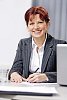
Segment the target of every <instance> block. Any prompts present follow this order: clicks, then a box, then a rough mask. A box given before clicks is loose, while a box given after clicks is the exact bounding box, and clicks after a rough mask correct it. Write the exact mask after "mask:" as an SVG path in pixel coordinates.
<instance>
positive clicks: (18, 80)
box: [10, 72, 26, 83]
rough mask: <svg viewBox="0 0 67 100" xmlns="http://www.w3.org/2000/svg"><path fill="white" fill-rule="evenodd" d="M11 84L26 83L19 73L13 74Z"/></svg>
mask: <svg viewBox="0 0 67 100" xmlns="http://www.w3.org/2000/svg"><path fill="white" fill-rule="evenodd" d="M10 81H11V82H16V83H21V82H22V81H26V79H25V78H23V77H22V76H21V75H19V74H18V73H17V72H13V73H12V74H11V76H10Z"/></svg>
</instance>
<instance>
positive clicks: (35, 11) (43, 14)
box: [25, 6, 50, 26]
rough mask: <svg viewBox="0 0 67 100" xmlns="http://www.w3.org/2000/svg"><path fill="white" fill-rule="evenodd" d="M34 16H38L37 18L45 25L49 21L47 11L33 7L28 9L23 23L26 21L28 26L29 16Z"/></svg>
mask: <svg viewBox="0 0 67 100" xmlns="http://www.w3.org/2000/svg"><path fill="white" fill-rule="evenodd" d="M36 14H39V17H40V19H41V20H42V21H44V20H45V22H46V23H48V22H49V21H50V18H49V15H48V11H47V10H46V9H45V8H43V7H40V6H33V7H31V8H30V9H28V10H27V11H26V13H25V21H26V24H27V26H28V22H29V20H30V16H31V15H33V16H34V15H36Z"/></svg>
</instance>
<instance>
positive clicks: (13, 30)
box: [0, 0, 31, 67]
mask: <svg viewBox="0 0 67 100" xmlns="http://www.w3.org/2000/svg"><path fill="white" fill-rule="evenodd" d="M30 7H31V0H0V67H3V66H8V67H11V66H12V63H13V60H14V58H15V54H16V49H17V45H18V42H19V40H20V39H21V38H25V37H29V33H28V31H27V27H26V23H25V20H24V14H25V12H26V10H27V9H28V8H30Z"/></svg>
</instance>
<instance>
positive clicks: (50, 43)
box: [41, 34, 53, 73]
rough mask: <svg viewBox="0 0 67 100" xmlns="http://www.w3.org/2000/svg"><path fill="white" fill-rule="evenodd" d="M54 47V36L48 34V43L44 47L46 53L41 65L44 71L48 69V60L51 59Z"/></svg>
mask: <svg viewBox="0 0 67 100" xmlns="http://www.w3.org/2000/svg"><path fill="white" fill-rule="evenodd" d="M52 47H53V38H52V37H51V36H50V35H49V34H48V36H47V40H46V44H45V47H44V55H43V60H42V67H41V72H42V73H43V72H44V71H45V70H46V67H47V62H48V60H49V57H50V54H51V51H52Z"/></svg>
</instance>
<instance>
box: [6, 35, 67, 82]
mask: <svg viewBox="0 0 67 100" xmlns="http://www.w3.org/2000/svg"><path fill="white" fill-rule="evenodd" d="M61 43H66V42H65V41H63V40H56V39H55V38H54V37H52V36H51V35H49V34H48V36H47V40H46V44H45V46H44V54H43V59H42V65H41V73H45V74H46V75H47V76H48V79H49V81H48V82H57V68H56V67H57V66H56V45H57V44H61ZM31 50H32V38H31V37H30V38H26V39H21V40H20V42H19V44H18V49H17V52H16V57H15V60H14V62H13V66H12V68H11V70H10V72H9V76H8V79H10V75H11V73H13V72H18V73H19V74H20V75H22V76H24V77H25V78H27V77H28V76H29V63H30V56H31Z"/></svg>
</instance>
